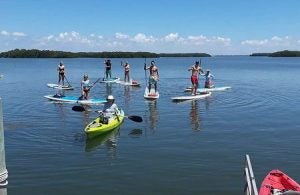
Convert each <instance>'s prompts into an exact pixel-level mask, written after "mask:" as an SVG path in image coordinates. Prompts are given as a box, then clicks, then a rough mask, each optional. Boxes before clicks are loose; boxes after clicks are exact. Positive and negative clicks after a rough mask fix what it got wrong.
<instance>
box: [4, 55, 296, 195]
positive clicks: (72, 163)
mask: <svg viewBox="0 0 300 195" xmlns="http://www.w3.org/2000/svg"><path fill="white" fill-rule="evenodd" d="M123 60H125V59H123ZM127 60H128V61H129V63H130V64H131V69H132V70H131V75H132V77H133V78H134V79H136V80H139V81H140V82H141V83H142V87H141V88H131V87H125V86H122V85H118V84H112V85H106V84H100V83H99V84H96V85H95V87H93V89H92V96H94V97H105V96H106V95H107V94H110V93H112V94H113V95H114V96H115V97H116V99H117V100H116V101H117V103H118V105H119V106H120V107H122V108H123V109H124V111H125V113H126V114H127V115H139V116H142V117H143V119H144V122H143V123H135V122H133V121H130V120H125V121H124V123H123V125H122V126H121V127H120V129H119V130H116V131H113V132H112V133H111V134H108V135H105V136H101V137H97V138H95V139H92V140H88V139H86V137H85V135H84V133H83V129H84V127H85V126H86V124H87V123H88V122H90V121H91V120H93V119H94V118H95V117H96V113H94V112H85V113H79V112H74V111H72V110H71V108H72V106H73V105H72V104H56V103H52V102H50V101H48V100H46V99H45V98H44V97H43V96H44V95H48V94H55V93H56V92H57V91H56V90H54V89H50V88H47V86H46V84H47V83H55V82H57V74H56V66H57V64H58V63H59V59H0V67H1V69H0V74H3V75H4V78H2V79H1V80H0V87H1V89H2V90H1V92H0V96H1V97H2V101H3V112H4V128H5V147H6V164H7V169H8V171H9V185H8V194H10V195H12V194H31V195H32V194H95V193H101V194H218V193H219V194H242V192H243V187H244V176H243V168H244V157H245V154H250V157H251V160H252V163H253V169H254V173H255V176H256V180H257V182H258V186H259V183H260V182H261V181H262V179H263V178H264V176H265V175H266V174H267V172H268V171H270V170H271V169H275V168H278V169H281V170H282V171H284V172H286V173H288V174H289V175H290V176H291V177H293V178H294V179H295V180H298V181H300V177H299V175H300V170H299V167H298V164H299V163H298V162H299V160H300V157H299V155H298V151H299V148H300V147H299V139H300V134H299V132H298V131H299V129H300V121H299V114H300V107H299V103H300V101H299V95H300V92H299V87H298V84H299V83H300V77H299V75H300V58H267V57H246V56H241V57H228V56H227V57H211V58H202V59H201V61H202V66H203V67H204V69H207V68H209V69H211V71H212V73H213V74H214V75H215V80H214V81H215V85H216V86H231V87H232V89H231V90H228V91H225V92H215V93H213V94H212V96H211V97H209V98H206V99H204V100H197V101H187V102H183V103H179V104H176V103H173V102H172V101H171V99H170V98H171V97H173V96H179V95H186V94H185V93H184V92H183V90H184V88H185V87H187V86H189V85H190V79H189V77H190V73H189V72H188V71H187V69H188V68H189V67H190V65H191V64H192V63H193V62H194V61H195V60H199V59H196V58H159V59H155V60H156V63H157V65H158V67H159V73H160V82H159V90H160V99H158V101H156V102H149V101H145V100H144V99H143V92H144V87H145V82H146V79H145V72H144V70H143V63H144V59H127ZM150 60H152V59H147V63H149V62H150ZM63 61H64V63H65V65H66V69H67V70H66V71H67V73H66V75H67V78H68V81H69V82H70V83H71V84H72V85H73V86H75V87H76V88H75V90H74V91H67V92H65V93H66V94H67V95H80V81H81V79H82V76H83V74H84V73H88V74H89V77H90V79H91V81H92V82H93V81H96V80H97V79H98V78H99V77H103V75H104V72H103V59H64V60H63ZM112 63H113V75H114V76H120V77H123V69H122V67H121V65H120V59H112ZM200 82H201V84H203V79H202V80H201V81H200ZM100 108H101V107H99V106H98V107H93V109H100Z"/></svg>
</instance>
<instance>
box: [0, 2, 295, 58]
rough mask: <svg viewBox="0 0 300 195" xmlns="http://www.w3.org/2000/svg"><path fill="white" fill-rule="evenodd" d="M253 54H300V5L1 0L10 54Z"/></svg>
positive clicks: (0, 21)
mask: <svg viewBox="0 0 300 195" xmlns="http://www.w3.org/2000/svg"><path fill="white" fill-rule="evenodd" d="M15 48H19V49H42V50H61V51H73V52H79V51H94V52H102V51H132V52H134V51H146V52H155V53H190V52H196V53H208V54H211V55H249V54H251V53H257V52H275V51H280V50H300V1H299V0H285V1H283V0H251V1H246V0H172V1H170V0H151V1H150V0H148V1H146V0H85V1H82V0H40V1H38V0H0V52H3V51H8V50H11V49H15Z"/></svg>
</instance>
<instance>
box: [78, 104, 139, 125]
mask: <svg viewBox="0 0 300 195" xmlns="http://www.w3.org/2000/svg"><path fill="white" fill-rule="evenodd" d="M72 110H73V111H76V112H84V111H86V109H85V108H84V107H82V106H73V107H72ZM95 112H97V111H95ZM124 117H125V118H128V119H130V120H132V121H134V122H137V123H140V122H143V118H142V117H140V116H136V115H131V116H124Z"/></svg>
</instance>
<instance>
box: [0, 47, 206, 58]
mask: <svg viewBox="0 0 300 195" xmlns="http://www.w3.org/2000/svg"><path fill="white" fill-rule="evenodd" d="M159 57H211V55H209V54H206V53H152V52H122V51H115V52H66V51H53V50H38V49H30V50H27V49H14V50H10V51H6V52H1V53H0V58H159Z"/></svg>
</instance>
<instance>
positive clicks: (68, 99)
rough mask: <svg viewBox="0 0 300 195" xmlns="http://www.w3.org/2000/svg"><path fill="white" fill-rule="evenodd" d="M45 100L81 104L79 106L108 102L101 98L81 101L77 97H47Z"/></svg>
mask: <svg viewBox="0 0 300 195" xmlns="http://www.w3.org/2000/svg"><path fill="white" fill-rule="evenodd" d="M44 97H45V98H47V99H49V100H52V101H58V102H68V103H79V104H87V105H90V104H103V103H105V102H106V99H100V98H91V99H88V100H81V99H80V98H79V97H77V96H65V95H57V94H56V95H46V96H44Z"/></svg>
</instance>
